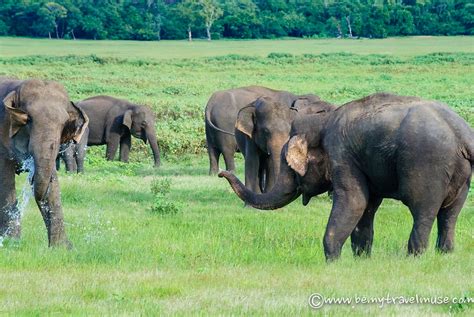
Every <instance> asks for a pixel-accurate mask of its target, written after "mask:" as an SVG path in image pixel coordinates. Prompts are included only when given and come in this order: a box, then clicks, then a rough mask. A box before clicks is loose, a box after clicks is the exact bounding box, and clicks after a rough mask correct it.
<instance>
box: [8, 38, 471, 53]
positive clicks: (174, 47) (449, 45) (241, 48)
mask: <svg viewBox="0 0 474 317" xmlns="http://www.w3.org/2000/svg"><path fill="white" fill-rule="evenodd" d="M0 45H1V55H3V56H12V57H13V56H27V55H38V54H39V55H55V56H62V55H68V54H74V55H89V54H97V55H102V56H114V57H120V58H129V57H131V56H133V57H137V58H153V59H171V58H195V57H205V56H221V55H228V54H241V55H257V56H266V55H268V54H269V53H271V52H283V53H292V54H298V55H299V54H305V53H306V54H308V53H309V54H321V53H338V52H350V53H355V54H388V55H401V56H413V55H420V54H428V53H431V52H469V53H473V52H474V37H472V36H457V37H446V36H419V37H400V38H396V37H395V38H389V39H383V40H378V39H360V40H340V39H318V40H311V39H287V40H219V41H213V42H211V43H209V42H207V41H203V40H196V41H193V42H192V43H189V42H187V41H160V42H143V41H93V40H77V41H72V40H49V39H26V38H12V37H0Z"/></svg>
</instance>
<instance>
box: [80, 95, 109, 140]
mask: <svg viewBox="0 0 474 317" xmlns="http://www.w3.org/2000/svg"><path fill="white" fill-rule="evenodd" d="M77 106H78V107H79V108H81V109H82V110H83V111H84V112H85V113H86V115H87V116H88V117H89V141H88V145H102V144H105V127H106V123H107V117H108V113H109V111H110V110H111V109H112V108H113V107H114V102H113V98H111V97H108V96H96V97H91V98H88V99H84V100H81V101H79V102H78V103H77Z"/></svg>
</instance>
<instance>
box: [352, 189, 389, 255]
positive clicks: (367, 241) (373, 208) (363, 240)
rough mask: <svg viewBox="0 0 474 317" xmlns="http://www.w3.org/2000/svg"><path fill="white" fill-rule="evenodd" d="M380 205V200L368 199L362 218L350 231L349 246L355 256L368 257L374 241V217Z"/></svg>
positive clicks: (376, 198) (375, 198)
mask: <svg viewBox="0 0 474 317" xmlns="http://www.w3.org/2000/svg"><path fill="white" fill-rule="evenodd" d="M381 203H382V198H378V197H374V198H373V197H370V199H369V204H368V205H367V208H366V209H365V211H364V214H363V215H362V218H360V220H359V223H358V224H357V226H356V227H355V229H354V231H352V234H351V246H352V252H353V253H354V255H355V256H361V255H362V254H366V255H367V256H370V252H371V251H372V242H373V240H374V217H375V213H376V212H377V209H378V208H379V206H380V204H381Z"/></svg>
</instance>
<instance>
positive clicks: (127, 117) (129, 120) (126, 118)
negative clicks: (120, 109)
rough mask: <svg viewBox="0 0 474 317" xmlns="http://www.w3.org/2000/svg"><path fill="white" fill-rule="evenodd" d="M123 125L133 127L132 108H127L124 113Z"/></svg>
mask: <svg viewBox="0 0 474 317" xmlns="http://www.w3.org/2000/svg"><path fill="white" fill-rule="evenodd" d="M122 123H123V125H124V126H126V127H127V128H128V129H129V130H130V129H131V128H132V110H127V111H125V113H124V114H123V121H122Z"/></svg>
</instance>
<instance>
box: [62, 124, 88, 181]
mask: <svg viewBox="0 0 474 317" xmlns="http://www.w3.org/2000/svg"><path fill="white" fill-rule="evenodd" d="M88 139H89V128H86V129H85V130H84V133H83V134H82V137H81V139H80V140H79V142H77V143H74V142H69V143H66V144H61V146H60V150H59V157H58V158H57V160H56V169H57V170H59V167H60V160H61V159H62V160H63V161H64V164H65V165H66V172H68V173H84V159H85V157H86V150H87V141H88Z"/></svg>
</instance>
